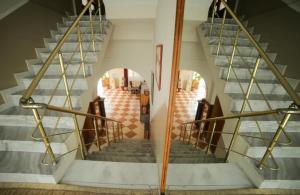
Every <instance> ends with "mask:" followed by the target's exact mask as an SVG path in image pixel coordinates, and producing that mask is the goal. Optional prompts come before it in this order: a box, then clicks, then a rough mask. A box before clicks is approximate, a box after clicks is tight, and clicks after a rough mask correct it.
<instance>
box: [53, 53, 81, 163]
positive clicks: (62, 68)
mask: <svg viewBox="0 0 300 195" xmlns="http://www.w3.org/2000/svg"><path fill="white" fill-rule="evenodd" d="M58 57H59V63H60V67H61V72H62V77H63V81H64V85H65V91H66V96H67V100H68V104H69V109H70V110H73V105H72V99H71V95H70V90H69V85H68V80H67V75H66V71H65V65H64V61H63V56H62V54H61V52H59V53H58ZM72 117H73V121H74V125H75V130H76V135H77V139H78V143H79V147H80V151H81V157H82V159H85V146H84V141H83V139H82V136H81V133H80V130H79V125H78V121H77V116H76V115H75V114H73V115H72Z"/></svg>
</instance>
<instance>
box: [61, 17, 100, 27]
mask: <svg viewBox="0 0 300 195" xmlns="http://www.w3.org/2000/svg"><path fill="white" fill-rule="evenodd" d="M92 22H93V27H94V28H100V20H96V19H93V20H92ZM72 23H73V21H72V20H64V21H63V24H59V25H58V27H61V26H71V25H72ZM90 25H91V24H90V19H88V21H82V20H81V21H79V26H80V27H83V26H85V27H90Z"/></svg>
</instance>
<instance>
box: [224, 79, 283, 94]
mask: <svg viewBox="0 0 300 195" xmlns="http://www.w3.org/2000/svg"><path fill="white" fill-rule="evenodd" d="M240 81H241V86H242V88H243V91H244V92H246V91H247V88H248V85H249V84H248V83H249V82H248V81H247V80H240ZM258 82H259V86H260V88H261V90H262V91H263V92H264V94H265V95H270V94H274V95H285V94H287V93H286V91H285V89H284V88H283V87H282V86H281V84H279V83H262V81H258ZM224 92H225V93H239V94H242V93H243V92H242V90H241V88H240V85H239V84H238V83H237V82H236V81H231V80H229V81H228V82H227V83H226V85H225V89H224ZM251 94H260V90H259V88H258V87H257V86H256V85H253V87H252V90H251Z"/></svg>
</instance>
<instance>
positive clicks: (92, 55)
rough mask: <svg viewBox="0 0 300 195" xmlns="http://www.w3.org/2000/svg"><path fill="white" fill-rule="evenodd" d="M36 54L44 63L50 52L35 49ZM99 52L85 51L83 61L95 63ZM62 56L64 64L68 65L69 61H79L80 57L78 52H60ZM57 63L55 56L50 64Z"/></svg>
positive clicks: (57, 59)
mask: <svg viewBox="0 0 300 195" xmlns="http://www.w3.org/2000/svg"><path fill="white" fill-rule="evenodd" d="M36 52H37V56H38V57H39V58H40V59H41V60H42V61H43V62H45V61H46V60H47V58H48V57H49V55H50V53H51V52H50V51H49V50H48V49H36ZM98 52H99V50H96V52H94V51H92V49H91V50H90V51H85V52H84V54H83V56H84V59H85V61H87V62H96V61H97V54H96V53H98ZM62 56H63V60H64V62H65V63H68V62H69V61H70V60H72V61H80V60H81V57H80V52H79V50H78V51H76V52H74V51H64V52H62ZM58 62H59V58H58V56H56V57H55V58H54V59H53V61H52V63H58Z"/></svg>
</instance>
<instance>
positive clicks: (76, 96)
mask: <svg viewBox="0 0 300 195" xmlns="http://www.w3.org/2000/svg"><path fill="white" fill-rule="evenodd" d="M23 93H24V91H20V92H16V93H14V94H12V95H11V97H12V101H13V104H14V105H15V106H18V105H19V101H20V98H21V96H22V95H23ZM52 93H53V91H52V90H41V89H38V90H35V91H34V93H33V95H32V96H31V97H32V98H33V99H34V101H35V102H38V103H46V104H48V102H49V100H50V98H51V96H52ZM82 93H83V91H81V90H73V91H71V98H72V104H73V108H80V107H81V103H80V101H81V100H80V95H81V94H82ZM66 97H67V96H66V92H65V90H57V91H56V92H55V93H54V97H53V98H52V100H51V105H54V106H63V105H64V104H65V105H68V102H67V101H66ZM65 102H66V103H65Z"/></svg>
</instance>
